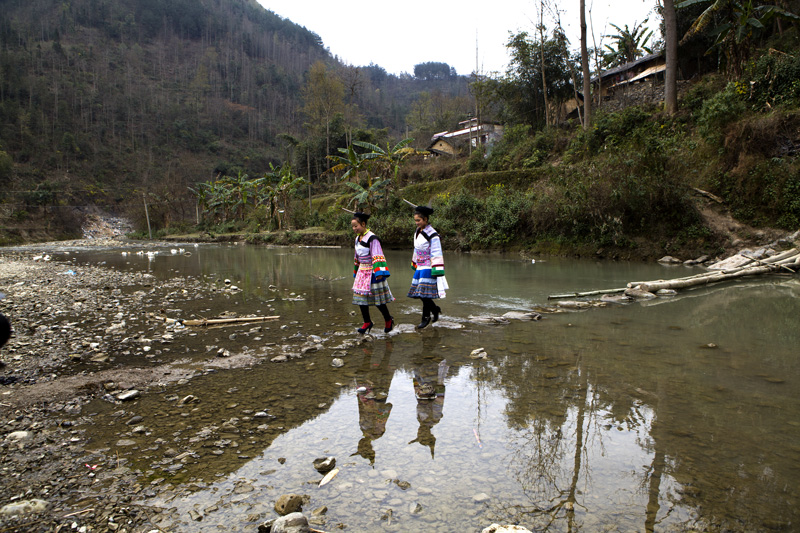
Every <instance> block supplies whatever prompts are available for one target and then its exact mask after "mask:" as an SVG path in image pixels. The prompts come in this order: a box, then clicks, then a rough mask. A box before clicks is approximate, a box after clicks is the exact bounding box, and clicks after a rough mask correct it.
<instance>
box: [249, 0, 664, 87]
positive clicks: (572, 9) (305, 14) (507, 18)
mask: <svg viewBox="0 0 800 533" xmlns="http://www.w3.org/2000/svg"><path fill="white" fill-rule="evenodd" d="M258 1H259V3H261V5H263V6H264V7H266V8H267V9H269V10H270V11H273V12H274V13H277V14H278V15H280V16H282V17H284V18H288V19H289V20H291V21H292V22H295V23H297V24H299V25H301V26H305V27H306V28H307V29H309V30H311V31H313V32H315V33H317V34H318V35H319V36H320V37H321V38H322V41H323V43H324V44H325V46H326V47H328V49H329V50H330V52H331V54H333V55H336V56H339V59H341V60H342V61H343V62H345V63H349V64H351V65H355V66H364V65H368V64H369V63H370V62H372V63H375V64H377V65H380V66H381V67H383V68H385V69H386V70H387V71H388V72H390V73H393V74H400V73H401V72H408V73H410V74H413V72H414V65H416V64H418V63H424V62H427V61H437V62H443V63H447V64H449V65H450V66H451V67H455V69H456V70H457V71H458V73H459V74H463V75H466V74H470V73H471V72H473V71H474V70H475V63H476V61H475V60H476V53H475V51H476V49H475V39H476V32H477V39H478V64H479V67H480V69H481V71H482V72H484V73H490V72H493V71H497V72H504V71H505V68H506V65H507V63H508V54H507V53H506V47H505V45H506V43H507V42H508V32H509V31H512V32H516V31H518V30H524V31H527V32H528V33H534V31H535V25H536V21H537V20H538V15H537V9H538V5H539V3H538V2H537V1H536V0H483V1H478V0H463V1H461V2H441V1H439V2H437V1H435V0H427V1H425V2H421V1H419V0H407V1H405V2H388V1H385V0H377V1H373V2H369V1H362V2H354V1H353V0H340V1H338V2H335V1H331V0H258ZM550 3H552V4H559V9H560V10H561V11H562V13H561V24H562V25H563V26H564V29H565V30H566V32H567V37H568V38H569V39H570V42H571V46H572V48H573V49H575V50H577V49H578V47H579V44H580V41H579V39H580V26H579V19H578V17H579V14H578V6H579V3H578V0H562V1H560V2H559V1H558V0H555V1H551V2H550ZM655 3H656V0H616V1H614V0H586V10H587V14H586V17H587V26H588V25H589V10H590V9H591V17H592V22H593V26H594V33H595V38H596V39H597V45H598V46H601V45H605V44H610V40H609V39H605V40H603V41H602V42H601V37H602V35H604V34H614V33H616V30H614V28H612V27H611V26H609V23H613V24H616V25H617V26H619V27H621V28H624V27H625V25H626V24H627V25H628V26H629V27H630V28H633V26H634V24H636V23H640V22H642V21H643V20H644V19H645V18H646V17H648V15H649V16H650V21H649V22H648V24H647V25H648V26H649V27H650V28H651V29H653V30H654V34H653V37H652V38H651V41H652V39H657V38H658V37H659V36H660V34H659V31H658V23H659V20H658V15H656V14H655V13H653V8H654V7H655ZM573 4H574V5H573ZM545 25H546V26H547V28H549V29H551V30H552V28H554V27H555V23H554V22H553V18H552V16H549V15H548V14H547V13H545ZM589 31H590V32H591V27H590V28H589ZM589 37H590V38H589V42H588V45H589V47H591V46H592V41H591V35H590V36H589Z"/></svg>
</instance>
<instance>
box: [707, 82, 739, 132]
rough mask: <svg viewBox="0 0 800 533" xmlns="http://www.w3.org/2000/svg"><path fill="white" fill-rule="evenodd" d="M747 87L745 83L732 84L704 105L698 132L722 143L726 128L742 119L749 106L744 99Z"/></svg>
mask: <svg viewBox="0 0 800 533" xmlns="http://www.w3.org/2000/svg"><path fill="white" fill-rule="evenodd" d="M746 95H747V86H746V85H745V84H744V83H743V82H730V83H728V85H727V86H726V87H725V89H724V90H723V91H720V92H718V93H717V94H715V95H714V96H712V97H711V98H710V99H708V100H706V101H705V102H704V103H703V106H702V107H701V108H700V112H699V113H698V116H697V125H698V130H699V132H700V134H701V135H703V136H704V137H705V138H706V139H709V140H711V141H713V142H717V143H718V142H720V141H721V139H722V136H723V130H724V128H725V126H727V125H728V124H730V123H731V122H733V121H735V120H736V119H738V118H739V117H741V116H742V115H743V114H744V112H745V110H746V109H747V106H746V104H745V101H744V97H745V96H746Z"/></svg>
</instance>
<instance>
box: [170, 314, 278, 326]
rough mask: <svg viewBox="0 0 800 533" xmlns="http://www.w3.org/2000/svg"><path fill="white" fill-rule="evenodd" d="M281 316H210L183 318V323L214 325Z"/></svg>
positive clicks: (189, 324) (271, 318) (256, 320)
mask: <svg viewBox="0 0 800 533" xmlns="http://www.w3.org/2000/svg"><path fill="white" fill-rule="evenodd" d="M277 318H280V316H248V317H241V318H209V319H205V318H203V319H200V320H183V321H181V323H182V324H183V325H184V326H213V325H215V324H236V323H243V322H265V321H267V320H275V319H277Z"/></svg>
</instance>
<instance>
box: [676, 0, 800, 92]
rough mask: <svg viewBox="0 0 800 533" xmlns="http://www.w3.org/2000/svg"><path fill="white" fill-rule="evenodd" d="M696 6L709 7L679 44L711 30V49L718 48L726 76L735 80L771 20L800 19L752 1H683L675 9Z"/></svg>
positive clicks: (787, 12)
mask: <svg viewBox="0 0 800 533" xmlns="http://www.w3.org/2000/svg"><path fill="white" fill-rule="evenodd" d="M697 4H709V6H708V7H707V8H706V9H705V10H704V11H703V12H702V13H701V14H700V16H699V17H697V19H695V21H694V22H693V23H692V25H691V26H690V27H689V30H688V31H687V32H686V34H685V35H684V36H683V38H682V39H681V44H683V43H685V42H686V41H688V40H689V39H690V38H692V37H694V36H695V35H698V34H700V33H703V32H705V31H706V30H708V29H709V28H711V34H712V35H716V36H717V38H716V40H715V41H714V44H713V46H712V47H711V48H710V49H709V52H711V51H712V50H714V49H715V48H721V49H722V52H723V54H724V55H725V59H726V61H727V63H726V66H727V70H728V75H729V76H731V77H738V76H740V75H741V73H742V65H744V63H745V62H746V61H747V58H748V57H749V55H750V50H751V48H752V46H753V40H754V38H755V37H757V36H758V34H759V33H760V32H761V31H763V30H764V29H765V27H766V24H767V23H768V22H769V21H770V20H772V19H773V18H776V17H777V18H783V19H788V20H795V21H796V20H800V17H798V16H797V15H796V14H794V13H791V12H789V11H786V10H785V9H782V8H781V7H779V6H775V5H757V4H756V2H754V1H753V0H741V1H740V0H685V1H683V2H680V3H679V4H677V5H676V6H675V8H676V9H684V8H687V7H690V6H694V5H697Z"/></svg>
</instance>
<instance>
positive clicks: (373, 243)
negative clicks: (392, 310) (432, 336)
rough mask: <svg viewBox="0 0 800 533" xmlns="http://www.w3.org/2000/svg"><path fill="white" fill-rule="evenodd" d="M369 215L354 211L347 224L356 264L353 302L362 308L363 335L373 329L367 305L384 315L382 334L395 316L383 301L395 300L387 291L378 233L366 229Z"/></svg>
mask: <svg viewBox="0 0 800 533" xmlns="http://www.w3.org/2000/svg"><path fill="white" fill-rule="evenodd" d="M369 217H370V216H369V215H368V214H366V213H353V219H352V220H351V221H350V226H351V227H352V228H353V232H355V234H356V253H355V267H354V269H353V277H354V278H355V280H354V281H353V304H355V305H357V306H358V307H359V308H360V309H361V316H362V318H363V319H364V324H363V325H362V326H361V327H360V328H358V332H359V333H361V334H362V335H363V334H364V333H368V332H369V331H370V330H371V329H372V319H371V318H370V316H369V306H370V305H374V306H377V307H378V311H380V312H381V314H382V315H383V319H384V320H385V321H386V326H385V327H384V328H383V331H384V332H385V333H389V332H390V331H392V329H393V328H394V318H392V315H391V314H389V307H387V305H386V304H388V303H389V302H393V301H394V296H392V291H391V290H389V283H387V281H386V279H387V278H388V277H389V275H390V274H389V268H388V267H387V266H386V257H385V256H384V255H383V249H382V248H381V241H380V240H378V237H377V235H375V234H374V233H372V232H371V231H370V230H369V228H367V220H369Z"/></svg>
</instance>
